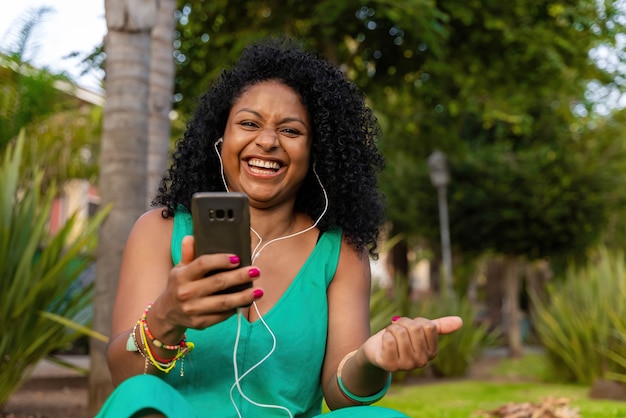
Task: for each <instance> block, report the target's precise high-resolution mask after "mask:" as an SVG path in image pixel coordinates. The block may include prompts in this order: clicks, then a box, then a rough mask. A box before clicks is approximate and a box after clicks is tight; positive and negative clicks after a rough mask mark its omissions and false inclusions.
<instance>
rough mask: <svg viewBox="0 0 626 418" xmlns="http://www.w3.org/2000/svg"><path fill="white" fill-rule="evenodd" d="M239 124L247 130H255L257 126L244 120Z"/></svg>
mask: <svg viewBox="0 0 626 418" xmlns="http://www.w3.org/2000/svg"><path fill="white" fill-rule="evenodd" d="M239 124H240V125H241V126H244V127H247V128H256V127H257V126H258V125H257V124H256V123H254V122H252V121H249V120H244V121H243V122H240V123H239Z"/></svg>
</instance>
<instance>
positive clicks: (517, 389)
mask: <svg viewBox="0 0 626 418" xmlns="http://www.w3.org/2000/svg"><path fill="white" fill-rule="evenodd" d="M588 390H589V388H587V387H582V386H573V385H558V384H547V383H502V382H480V381H469V380H464V381H456V382H442V383H429V384H413V385H393V386H392V387H391V389H390V390H389V393H388V394H387V396H385V398H384V399H383V400H382V401H380V402H379V403H377V405H380V406H386V407H389V408H393V409H396V410H399V411H402V412H404V413H405V414H407V415H408V416H410V417H412V418H422V417H423V418H425V417H428V418H468V417H472V416H473V417H479V416H480V415H479V414H476V412H479V411H486V410H493V409H496V408H498V407H500V406H502V405H505V404H507V403H508V402H537V403H539V402H541V400H542V399H543V398H545V397H548V396H552V397H566V398H569V399H570V401H571V402H570V406H571V407H572V408H573V407H577V408H579V414H580V416H581V417H584V418H591V417H598V418H600V417H602V418H626V402H615V401H604V400H602V401H600V400H592V399H589V398H588V397H587V392H588Z"/></svg>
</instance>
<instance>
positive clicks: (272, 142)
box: [256, 129, 279, 151]
mask: <svg viewBox="0 0 626 418" xmlns="http://www.w3.org/2000/svg"><path fill="white" fill-rule="evenodd" d="M256 144H257V146H259V147H261V148H262V149H263V150H264V151H270V150H272V149H274V148H276V147H278V145H279V141H278V135H277V134H276V131H274V130H273V129H263V130H262V131H261V132H259V135H258V136H257V138H256Z"/></svg>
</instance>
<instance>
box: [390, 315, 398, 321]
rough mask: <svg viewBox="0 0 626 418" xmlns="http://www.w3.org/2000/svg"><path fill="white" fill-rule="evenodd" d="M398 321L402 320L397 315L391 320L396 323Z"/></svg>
mask: <svg viewBox="0 0 626 418" xmlns="http://www.w3.org/2000/svg"><path fill="white" fill-rule="evenodd" d="M398 319H400V315H396V316H394V317H393V318H391V322H396V321H397V320H398Z"/></svg>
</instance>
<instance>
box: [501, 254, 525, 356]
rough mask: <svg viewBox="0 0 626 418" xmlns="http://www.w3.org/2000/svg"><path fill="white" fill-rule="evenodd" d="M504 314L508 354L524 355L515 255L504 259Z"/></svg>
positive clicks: (517, 270)
mask: <svg viewBox="0 0 626 418" xmlns="http://www.w3.org/2000/svg"><path fill="white" fill-rule="evenodd" d="M504 266H505V268H504V288H503V291H504V310H505V312H504V315H505V318H506V320H507V329H506V336H507V343H508V346H509V356H510V357H511V358H520V357H522V356H523V355H524V353H523V347H522V333H521V329H520V319H521V316H520V303H519V298H520V277H519V276H520V275H519V268H518V266H519V262H518V260H517V259H516V258H515V257H511V256H507V257H506V258H505V261H504Z"/></svg>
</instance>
